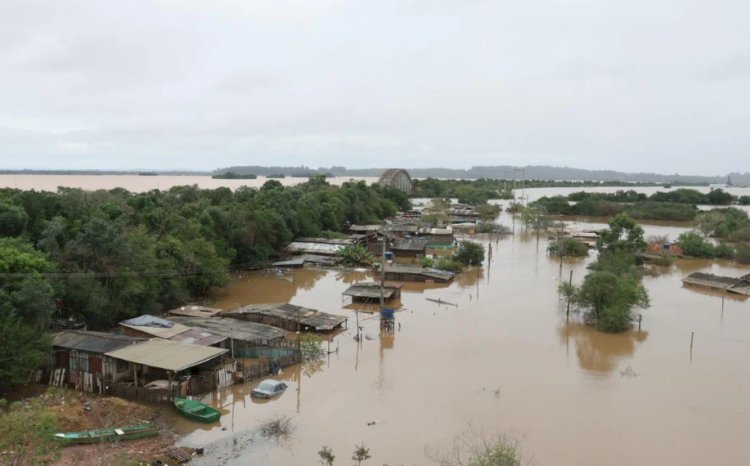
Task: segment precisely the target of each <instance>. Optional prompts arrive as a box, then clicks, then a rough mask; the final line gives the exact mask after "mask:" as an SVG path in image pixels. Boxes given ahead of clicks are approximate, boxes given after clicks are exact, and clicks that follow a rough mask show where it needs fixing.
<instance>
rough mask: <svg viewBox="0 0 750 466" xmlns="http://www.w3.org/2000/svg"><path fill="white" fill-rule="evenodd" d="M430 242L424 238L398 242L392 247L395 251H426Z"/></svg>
mask: <svg viewBox="0 0 750 466" xmlns="http://www.w3.org/2000/svg"><path fill="white" fill-rule="evenodd" d="M428 242H429V241H428V240H426V239H422V238H412V239H403V240H400V241H396V243H395V244H394V245H393V246H392V247H391V249H392V250H394V251H424V250H425V249H427V243H428Z"/></svg>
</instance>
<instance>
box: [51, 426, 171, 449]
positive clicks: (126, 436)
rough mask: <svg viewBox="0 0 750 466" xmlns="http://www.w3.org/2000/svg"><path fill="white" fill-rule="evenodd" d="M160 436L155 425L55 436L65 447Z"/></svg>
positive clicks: (67, 433)
mask: <svg viewBox="0 0 750 466" xmlns="http://www.w3.org/2000/svg"><path fill="white" fill-rule="evenodd" d="M155 435H159V429H158V428H157V427H156V426H155V425H153V424H140V425H137V426H128V427H112V428H106V429H93V430H85V431H83V432H61V433H57V434H55V440H57V441H58V442H61V443H63V444H65V445H72V444H78V443H100V442H119V441H121V440H136V439H141V438H146V437H153V436H155Z"/></svg>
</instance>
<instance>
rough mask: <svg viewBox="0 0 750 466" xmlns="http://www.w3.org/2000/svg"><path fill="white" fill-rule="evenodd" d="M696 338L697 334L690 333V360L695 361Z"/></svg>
mask: <svg viewBox="0 0 750 466" xmlns="http://www.w3.org/2000/svg"><path fill="white" fill-rule="evenodd" d="M694 336H695V332H694V331H693V332H690V360H691V361H692V360H693V337H694Z"/></svg>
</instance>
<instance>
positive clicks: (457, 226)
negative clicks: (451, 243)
mask: <svg viewBox="0 0 750 466" xmlns="http://www.w3.org/2000/svg"><path fill="white" fill-rule="evenodd" d="M451 228H452V229H453V231H454V232H457V233H463V234H465V235H473V234H475V233H476V232H477V224H476V222H463V223H454V224H453V225H451Z"/></svg>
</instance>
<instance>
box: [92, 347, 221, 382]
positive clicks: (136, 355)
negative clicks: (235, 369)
mask: <svg viewBox="0 0 750 466" xmlns="http://www.w3.org/2000/svg"><path fill="white" fill-rule="evenodd" d="M228 351H229V350H227V349H224V348H214V347H212V346H205V345H193V344H190V343H183V342H179V341H169V340H162V339H160V338H153V339H151V340H146V341H143V342H141V343H138V344H136V345H131V346H126V347H124V348H120V349H117V350H114V351H110V352H107V353H106V354H105V356H107V357H109V358H112V359H115V360H117V361H120V363H118V364H123V363H124V364H127V365H128V370H127V373H128V375H129V376H130V375H132V376H133V378H132V381H133V383H134V386H135V387H136V388H137V387H139V386H141V385H145V383H147V382H150V381H153V380H163V379H167V380H170V381H172V380H174V379H175V377H177V376H178V375H181V374H185V373H188V372H190V373H196V374H197V373H198V372H200V371H201V370H210V369H212V368H213V367H214V366H216V365H218V364H219V362H220V360H221V357H222V355H224V354H225V353H227V352H228Z"/></svg>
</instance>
